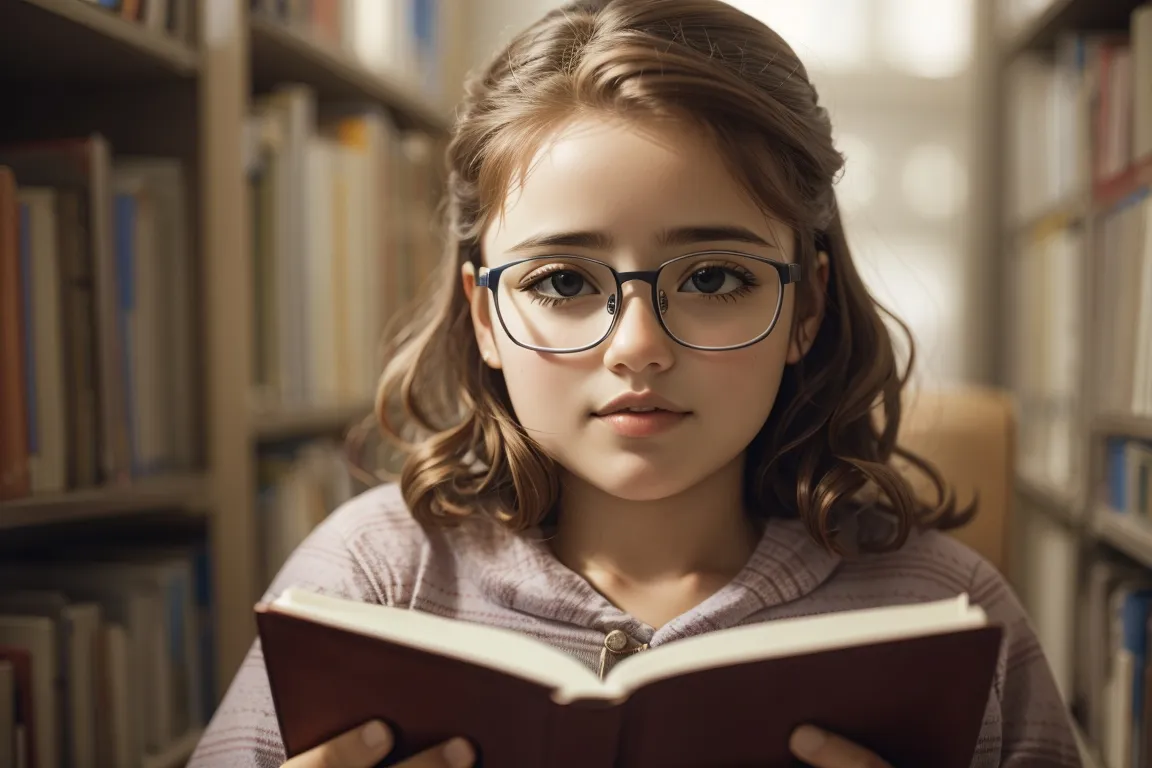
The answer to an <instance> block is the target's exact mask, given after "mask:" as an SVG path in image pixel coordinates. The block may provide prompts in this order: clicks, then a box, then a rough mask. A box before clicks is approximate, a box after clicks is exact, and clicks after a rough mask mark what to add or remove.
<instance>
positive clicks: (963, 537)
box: [898, 387, 1015, 575]
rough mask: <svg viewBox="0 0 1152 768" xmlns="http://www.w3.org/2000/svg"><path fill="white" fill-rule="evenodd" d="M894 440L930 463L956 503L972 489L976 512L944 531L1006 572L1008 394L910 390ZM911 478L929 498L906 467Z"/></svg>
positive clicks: (1011, 415) (1011, 416) (1011, 418)
mask: <svg viewBox="0 0 1152 768" xmlns="http://www.w3.org/2000/svg"><path fill="white" fill-rule="evenodd" d="M898 440H899V443H900V444H901V445H902V446H903V447H905V448H908V449H909V450H912V451H914V452H915V453H916V454H918V455H919V456H921V457H923V458H925V459H927V460H929V461H931V462H932V463H933V464H935V465H936V467H937V468H938V469H939V470H940V472H941V473H942V474H943V475H944V479H945V480H946V481H947V482H949V483H950V484H952V487H953V488H954V489H955V491H956V496H957V502H958V503H959V504H960V505H965V504H967V503H968V502H969V501H970V500H971V499H972V498H973V494H978V497H979V507H978V510H977V514H976V517H975V518H974V519H973V520H972V521H971V522H969V523H968V524H967V525H965V526H963V527H961V528H958V529H956V530H954V531H951V532H950V533H951V534H952V535H954V536H955V537H956V538H957V539H959V540H960V541H962V542H964V543H965V544H967V545H968V546H970V547H972V548H973V549H974V550H976V551H977V552H979V553H980V554H981V555H983V556H984V557H985V558H987V559H988V561H989V562H991V563H992V565H994V566H995V567H996V568H998V569H999V570H1000V572H1001V573H1003V574H1005V575H1007V573H1008V553H1009V551H1010V548H1009V539H1008V536H1009V526H1010V516H1011V510H1012V499H1013V486H1014V473H1015V467H1014V466H1013V462H1014V456H1015V447H1014V442H1015V412H1014V409H1013V405H1012V400H1011V398H1010V396H1009V395H1008V394H1007V393H1005V392H1004V391H1002V390H996V389H989V388H983V387H964V388H960V389H955V390H948V391H910V392H908V393H906V395H905V399H904V412H903V418H902V420H901V425H900V433H899V437H898ZM912 479H913V481H914V483H913V484H914V486H915V487H916V490H917V492H918V493H919V494H921V495H922V496H923V498H926V499H934V498H935V493H934V491H933V489H932V486H931V484H930V483H926V482H925V481H923V480H922V478H921V477H920V473H912Z"/></svg>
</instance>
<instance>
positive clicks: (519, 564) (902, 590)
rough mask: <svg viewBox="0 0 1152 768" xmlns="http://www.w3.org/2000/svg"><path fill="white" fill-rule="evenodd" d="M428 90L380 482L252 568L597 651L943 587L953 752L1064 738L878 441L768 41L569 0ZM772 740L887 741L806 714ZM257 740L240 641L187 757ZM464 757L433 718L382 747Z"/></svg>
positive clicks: (789, 67) (618, 651)
mask: <svg viewBox="0 0 1152 768" xmlns="http://www.w3.org/2000/svg"><path fill="white" fill-rule="evenodd" d="M458 115H459V116H458V119H457V124H456V127H455V133H454V137H453V141H452V143H451V145H450V147H449V150H448V161H449V171H450V176H449V201H448V202H449V205H448V208H447V210H448V233H447V234H448V241H449V248H448V253H447V256H446V263H447V265H448V266H449V269H446V270H445V271H444V273H443V274H442V275H441V277H440V280H439V283H438V284H437V285H436V286H435V291H436V292H435V297H434V300H433V301H430V302H428V303H426V304H425V306H426V307H427V314H426V316H425V317H422V318H420V319H418V320H417V321H416V322H414V323H413V324H412V325H411V326H409V327H408V329H407V330H406V331H404V332H403V333H401V334H400V335H399V337H398V341H397V342H396V344H395V348H394V350H393V351H392V353H391V354H390V356H389V358H388V360H389V363H388V365H387V367H386V369H385V371H384V373H383V377H382V380H381V385H380V396H379V402H378V407H377V417H378V421H379V422H380V425H381V427H382V428H383V431H384V432H385V434H386V435H388V436H390V437H392V438H395V439H397V440H402V443H403V445H405V446H406V451H407V458H406V463H405V464H404V468H403V473H402V476H401V478H400V482H399V484H398V485H385V486H382V487H379V488H377V489H374V490H372V491H370V492H368V493H365V494H364V495H362V496H360V497H359V498H357V499H355V500H354V501H352V502H350V503H349V504H347V505H346V506H344V507H343V508H341V509H339V510H337V511H336V512H335V513H333V514H332V515H331V516H330V518H329V519H328V520H327V521H326V522H324V523H323V524H322V525H321V526H319V528H317V529H316V530H315V532H314V533H313V534H312V535H311V536H310V537H309V538H308V540H307V541H306V542H305V543H304V544H303V545H301V547H300V548H299V549H298V550H297V551H296V552H295V553H294V554H293V556H292V557H291V558H290V560H289V562H288V563H287V564H286V565H285V566H284V568H283V571H282V572H281V573H280V575H279V576H278V577H277V578H276V580H275V582H274V583H273V584H272V586H271V589H270V592H269V593H268V595H267V597H269V598H271V597H272V596H274V595H275V594H276V593H278V592H279V591H281V590H283V589H284V588H285V587H287V586H289V585H299V586H303V587H305V588H309V589H312V590H317V591H323V592H327V593H331V594H336V595H340V596H344V597H354V598H357V599H360V600H365V601H369V602H378V603H385V604H388V605H394V606H405V607H408V608H410V609H413V610H421V611H430V612H434V613H437V614H440V615H446V616H451V617H455V618H458V619H460V620H464V621H474V622H483V623H487V624H492V625H497V626H501V627H505V628H511V629H514V630H518V631H521V632H524V633H528V634H530V635H532V636H533V637H535V638H538V639H539V640H541V641H543V642H547V643H551V644H553V645H555V646H557V647H559V648H562V649H564V650H566V651H568V652H570V653H572V654H573V655H574V656H576V657H577V658H579V659H581V660H583V661H584V662H585V663H587V664H588V665H589V666H590V667H591V668H592V669H594V670H598V671H599V672H600V673H601V674H602V673H603V672H604V671H605V670H606V669H607V668H609V667H611V666H612V665H613V664H616V663H621V660H622V659H625V658H626V656H627V655H629V654H631V653H637V652H644V651H645V649H650V648H651V649H654V648H658V647H659V646H662V645H665V644H667V643H671V642H675V641H676V640H677V639H680V638H684V637H688V636H691V635H695V634H698V633H702V632H707V631H710V630H714V629H721V628H725V627H732V626H736V625H740V624H747V623H750V622H760V621H772V620H775V619H780V618H784V617H789V616H797V615H802V614H813V613H821V612H830V611H837V610H842V609H848V608H862V607H867V606H880V605H887V604H894V603H900V602H909V601H925V600H932V599H937V598H943V597H948V596H952V595H955V594H957V593H960V592H968V593H969V594H970V595H971V596H972V599H973V600H974V601H975V602H977V603H979V604H981V605H982V606H983V607H984V609H985V610H986V611H987V612H988V614H989V615H990V617H991V618H992V619H993V620H995V621H997V622H998V623H1001V624H1003V625H1004V627H1005V633H1006V635H1005V637H1006V639H1005V642H1004V645H1003V650H1002V657H1001V663H1000V665H999V670H998V672H997V676H996V680H995V685H994V688H993V692H992V694H991V696H990V700H989V702H988V707H987V712H986V716H985V720H984V726H983V733H982V734H981V736H980V739H979V743H978V744H977V746H976V753H975V758H974V762H973V765H974V766H983V767H991V766H1004V767H1005V768H1008V767H1011V768H1023V767H1024V766H1075V765H1079V761H1078V758H1077V751H1076V748H1075V745H1074V740H1073V737H1072V734H1071V730H1070V726H1069V719H1068V717H1067V714H1066V711H1065V708H1064V706H1063V704H1062V702H1061V700H1060V697H1059V696H1058V694H1057V690H1056V688H1055V686H1054V683H1053V679H1052V676H1051V674H1050V672H1049V669H1048V667H1047V664H1046V661H1045V659H1044V657H1043V654H1042V653H1041V651H1040V649H1039V647H1038V644H1037V641H1036V638H1035V637H1034V635H1033V633H1032V630H1031V629H1030V626H1029V623H1028V621H1027V619H1026V618H1025V616H1024V613H1023V612H1022V610H1021V607H1020V605H1019V604H1018V602H1017V600H1016V598H1015V597H1014V596H1013V594H1012V593H1011V591H1010V590H1009V587H1008V586H1007V585H1006V584H1005V582H1004V581H1003V579H1002V578H1001V576H1000V575H999V574H998V573H997V572H996V571H995V570H994V569H993V568H991V567H990V566H989V565H988V564H987V563H985V562H984V561H983V560H981V559H980V558H979V557H978V556H977V555H976V554H974V553H973V552H971V551H970V550H968V549H966V548H965V547H964V546H962V545H961V544H959V543H957V542H956V541H955V540H953V539H952V538H950V537H947V536H945V535H944V534H941V533H939V532H938V531H936V530H931V529H932V528H945V527H948V526H952V525H957V524H960V523H962V522H964V520H965V517H966V514H967V513H966V512H959V511H957V510H956V509H955V505H954V503H953V502H952V497H951V493H950V492H949V491H947V489H946V488H945V486H944V484H943V483H942V481H941V479H940V478H939V476H938V475H937V473H936V472H935V470H933V469H932V468H931V467H930V466H928V465H927V464H925V463H924V462H922V461H920V460H918V459H916V458H915V457H908V456H907V455H906V454H904V453H903V452H901V451H900V450H899V449H898V448H897V446H896V445H895V438H894V436H895V435H896V431H897V427H898V424H899V419H900V397H901V390H902V387H903V383H904V381H905V380H906V372H905V373H904V375H903V376H902V375H901V372H900V371H899V370H898V365H897V362H896V358H895V354H894V351H893V344H892V340H891V339H890V337H889V334H888V332H887V330H886V326H885V324H884V323H883V322H882V320H881V315H880V309H879V307H878V306H877V305H876V303H875V301H874V300H873V299H872V298H871V297H870V296H869V294H868V293H867V291H866V290H865V288H864V286H863V284H862V282H861V280H860V277H859V275H858V274H857V272H856V269H855V267H854V265H853V263H852V259H851V256H850V253H849V248H848V243H847V240H846V238H845V233H844V231H843V229H842V227H841V221H840V216H839V214H838V212H837V208H836V200H835V196H834V193H833V182H834V180H835V179H836V177H837V174H838V173H839V172H840V170H841V167H842V158H841V156H840V155H839V154H838V153H837V151H836V150H835V148H834V147H833V141H832V128H831V125H830V124H829V121H828V116H827V113H826V112H825V110H824V109H823V108H821V107H820V106H819V103H818V101H817V98H816V93H815V91H814V90H813V87H812V84H811V83H809V82H808V79H807V75H806V73H805V70H804V68H803V66H802V65H801V63H800V62H799V61H798V60H797V58H796V56H795V54H794V53H793V52H792V51H791V50H790V49H789V47H788V46H787V45H786V44H785V43H784V41H783V40H781V39H780V38H779V37H778V36H777V35H776V34H774V33H773V32H772V31H771V30H770V29H768V28H767V27H765V26H764V25H763V24H761V23H759V22H757V21H755V20H754V19H752V18H750V17H749V16H747V15H745V14H743V13H741V12H739V11H737V10H735V9H733V8H732V7H730V6H728V5H726V4H725V3H723V2H720V0H581V1H580V2H574V3H571V4H569V5H567V6H566V7H564V8H561V9H558V10H555V11H553V12H551V13H549V14H547V15H546V16H545V17H544V18H543V19H542V20H541V21H539V22H538V23H537V24H535V25H533V26H532V27H530V28H529V29H527V30H526V31H524V32H523V33H522V34H521V35H519V37H517V38H516V39H515V40H514V41H513V42H512V43H511V44H510V45H509V46H508V47H507V49H506V50H504V51H501V52H500V53H499V55H497V56H496V57H495V59H494V60H493V62H492V64H491V66H490V67H489V68H488V69H487V70H486V71H484V72H482V73H480V74H479V76H478V77H476V78H474V79H473V80H472V81H471V82H470V83H469V84H468V88H467V95H466V97H465V100H464V103H463V105H462V108H461V109H460V111H459V113H458ZM894 454H900V455H901V456H905V458H907V459H909V460H910V461H911V463H912V464H913V465H915V466H916V467H918V468H919V470H920V471H923V472H926V473H928V475H929V476H930V477H931V478H932V480H933V482H934V484H935V486H936V488H937V489H938V491H939V503H938V504H936V505H933V506H931V507H926V506H923V505H921V504H920V503H919V502H918V501H917V500H916V499H915V498H914V496H913V494H912V492H911V490H910V487H909V485H908V484H907V482H906V481H905V480H904V479H903V478H902V476H901V474H899V473H898V471H897V470H896V469H895V468H894V467H893V466H892V464H891V461H892V459H893V458H894ZM610 633H612V637H613V642H611V643H607V642H606V639H607V638H608V637H609V634H610ZM620 640H626V644H625V646H624V647H623V648H622V647H621V645H620V644H618V642H617V641H620ZM622 663H627V661H626V660H625V661H623V662H622ZM940 663H941V664H946V663H948V661H947V659H941V660H940ZM445 694H446V695H447V694H448V692H445ZM833 695H834V694H833ZM389 744H390V736H389V734H388V731H387V729H386V727H384V726H383V724H380V723H370V724H367V725H365V726H364V727H363V728H361V729H358V730H356V731H353V732H350V733H348V734H345V735H344V736H342V737H340V738H337V739H336V740H334V741H333V742H331V743H330V744H328V745H325V746H324V747H321V748H319V749H317V750H315V751H313V752H312V753H310V754H308V755H303V756H300V757H298V758H295V759H293V760H291V761H289V763H287V765H288V766H291V768H308V767H313V768H315V767H318V766H324V767H325V768H334V767H344V766H347V767H348V768H357V767H360V766H364V767H367V766H371V765H374V764H375V763H376V762H377V761H379V760H380V759H381V758H383V757H384V756H385V755H386V753H387V752H388V749H389ZM791 746H792V749H793V750H794V752H795V753H796V755H797V757H798V758H799V759H801V760H803V761H804V762H805V763H807V764H809V765H813V766H818V767H819V768H849V766H883V765H885V763H884V761H883V758H884V756H883V755H872V754H870V753H868V752H867V751H865V750H864V749H862V748H861V747H859V746H857V745H854V744H851V743H849V742H847V741H846V740H844V739H842V738H840V737H838V736H837V735H835V734H828V733H823V732H821V731H819V730H816V729H814V728H809V727H802V728H800V729H798V730H797V731H796V732H795V734H794V737H793V741H792V745H791ZM283 761H284V752H283V747H282V744H281V740H280V737H279V733H278V730H277V724H276V716H275V712H274V710H273V706H272V703H271V698H270V695H269V689H268V682H267V679H266V675H265V671H264V667H263V662H262V658H261V652H260V648H259V645H258V644H256V645H255V646H253V648H252V651H251V653H250V655H249V657H248V660H247V661H246V663H245V664H244V665H243V667H242V668H241V670H240V671H239V673H238V674H237V676H236V679H235V681H234V682H233V684H232V686H231V687H230V689H229V690H228V692H227V694H226V696H225V697H224V700H223V702H222V704H221V706H220V709H219V711H218V712H217V713H216V715H215V717H214V718H213V721H212V722H211V724H210V726H209V728H208V730H207V733H206V734H205V736H204V738H203V741H202V743H201V744H200V745H199V748H198V750H197V752H196V754H195V756H194V757H193V760H192V765H193V766H195V767H196V768H208V767H209V766H211V767H212V768H217V767H222V766H245V767H251V768H255V767H256V766H278V765H280V764H281V763H283ZM473 761H474V754H473V751H472V748H471V746H470V745H468V744H467V743H466V742H464V741H460V740H456V741H453V742H450V743H448V744H446V745H442V746H440V747H438V748H436V749H434V750H432V751H429V752H428V753H426V754H424V755H421V756H420V757H418V758H414V759H413V760H410V761H408V762H406V763H404V765H406V766H410V767H411V766H467V765H471V764H472V763H473ZM498 768H505V767H498ZM509 768H514V767H509Z"/></svg>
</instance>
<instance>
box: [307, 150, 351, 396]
mask: <svg viewBox="0 0 1152 768" xmlns="http://www.w3.org/2000/svg"><path fill="white" fill-rule="evenodd" d="M338 152H339V148H338V147H337V146H336V143H335V142H334V141H333V140H332V139H330V138H328V137H327V136H319V135H313V136H310V137H309V138H308V144H307V156H308V157H307V160H308V171H307V172H308V186H307V187H306V188H305V189H303V190H302V193H303V194H304V196H305V203H304V209H305V210H306V211H307V212H308V213H307V215H308V217H309V219H310V221H309V223H308V237H309V240H308V244H307V250H306V253H305V257H304V275H305V282H304V285H305V288H306V291H307V293H308V301H307V304H308V329H307V330H308V349H309V354H308V369H307V371H305V374H306V376H307V382H308V383H307V384H306V386H305V392H306V393H307V399H308V401H309V402H311V403H315V404H321V405H323V404H331V403H335V402H336V401H337V400H338V399H339V390H340V382H339V371H338V368H337V359H338V357H339V353H338V348H339V345H340V344H341V343H342V336H343V335H344V334H343V329H342V328H341V326H340V324H339V323H338V322H337V320H336V318H337V316H338V313H340V312H342V311H343V307H342V306H340V304H341V302H340V300H339V298H340V293H339V292H338V291H337V290H336V286H335V282H336V280H337V273H338V271H339V269H340V267H341V265H343V264H344V263H345V262H346V260H347V235H346V234H345V233H342V232H339V231H338V227H339V222H337V221H336V220H335V212H336V211H337V210H340V209H341V208H342V207H343V206H344V205H346V204H347V190H346V188H345V187H344V183H343V179H342V178H340V171H339V164H338Z"/></svg>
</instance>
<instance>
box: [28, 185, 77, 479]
mask: <svg viewBox="0 0 1152 768" xmlns="http://www.w3.org/2000/svg"><path fill="white" fill-rule="evenodd" d="M17 200H19V202H20V203H22V204H26V205H27V206H28V213H29V219H30V228H29V229H30V231H29V236H30V238H31V251H32V252H31V266H32V271H31V283H32V291H31V298H32V312H31V317H32V334H31V335H32V349H33V366H34V371H35V377H36V392H35V399H36V403H35V407H36V411H35V414H34V418H35V421H36V450H35V453H34V454H33V455H32V456H29V459H28V461H29V470H30V472H31V475H32V493H34V494H39V493H58V492H62V491H63V490H65V487H66V485H67V480H68V424H67V421H66V414H67V412H68V409H67V403H66V399H65V398H66V391H67V390H66V387H65V383H64V330H63V324H62V318H63V314H62V313H63V308H62V307H61V295H62V285H61V276H60V254H59V249H58V247H57V241H56V231H57V223H56V192H55V190H53V189H51V188H49V187H21V188H20V190H19V192H18V193H17Z"/></svg>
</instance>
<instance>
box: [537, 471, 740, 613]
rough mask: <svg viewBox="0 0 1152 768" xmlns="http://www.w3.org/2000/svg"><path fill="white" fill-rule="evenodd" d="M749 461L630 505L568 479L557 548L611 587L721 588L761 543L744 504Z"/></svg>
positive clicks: (584, 573)
mask: <svg viewBox="0 0 1152 768" xmlns="http://www.w3.org/2000/svg"><path fill="white" fill-rule="evenodd" d="M743 468H744V457H743V456H739V457H737V458H736V460H734V461H733V462H731V463H730V464H729V465H728V466H726V467H724V468H722V469H720V470H719V471H718V472H715V473H713V474H712V476H710V477H709V478H708V479H706V480H705V481H703V482H701V483H699V484H697V485H695V486H693V487H692V488H689V489H687V490H685V491H683V492H682V493H679V494H677V495H676V496H672V497H669V498H665V499H660V500H658V501H629V500H625V499H621V498H618V497H615V496H612V495H610V494H608V493H605V492H604V491H601V490H600V489H598V488H596V487H594V486H592V485H590V484H589V483H587V482H585V481H583V480H580V479H579V478H575V477H572V476H571V475H566V476H565V477H564V479H563V491H562V494H561V504H560V509H561V511H560V516H559V520H558V524H557V528H556V535H555V537H554V539H553V542H552V548H553V550H554V552H555V553H556V556H557V557H558V558H559V559H560V561H561V562H562V563H564V564H565V565H566V566H567V567H568V568H570V569H571V570H573V571H575V572H576V573H579V574H581V575H582V576H584V577H585V578H587V579H588V580H589V581H590V582H592V584H593V585H594V586H597V587H598V588H601V591H605V588H608V589H609V590H610V589H611V587H612V585H614V586H616V587H618V588H622V589H628V588H634V587H642V586H644V585H651V584H656V583H664V584H669V583H674V582H685V583H686V582H693V581H701V580H702V581H704V582H708V583H713V582H715V583H716V584H717V585H722V584H723V583H726V582H727V581H729V580H730V579H731V578H732V577H734V576H735V575H736V574H737V573H739V571H740V570H741V569H742V568H743V567H744V565H745V564H746V563H747V561H748V558H749V557H750V556H751V554H752V551H753V550H754V549H755V548H756V544H757V542H758V540H759V532H758V531H757V528H756V525H755V523H754V522H753V521H752V520H751V519H750V517H749V516H748V515H747V513H746V511H745V509H744V503H743V493H742V486H743Z"/></svg>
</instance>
